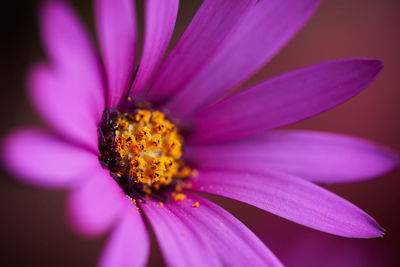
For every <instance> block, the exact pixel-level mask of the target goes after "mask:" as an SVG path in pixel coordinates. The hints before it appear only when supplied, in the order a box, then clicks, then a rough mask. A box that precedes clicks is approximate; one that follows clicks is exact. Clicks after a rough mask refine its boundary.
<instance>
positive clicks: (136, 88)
mask: <svg viewBox="0 0 400 267" xmlns="http://www.w3.org/2000/svg"><path fill="white" fill-rule="evenodd" d="M178 7H179V0H170V1H157V0H148V1H146V2H145V14H146V16H145V33H144V46H143V55H142V59H141V60H140V65H139V69H138V72H137V74H136V78H135V81H134V83H133V85H132V89H131V92H130V94H131V95H133V96H134V97H140V96H141V95H142V94H143V92H144V91H145V90H146V89H147V88H148V86H149V83H150V81H151V79H152V78H153V76H154V74H155V72H156V70H157V68H158V66H159V65H160V63H161V61H162V59H163V57H164V53H165V51H166V50H167V47H168V44H169V41H170V39H171V36H172V33H173V30H174V27H175V21H176V16H177V14H178Z"/></svg>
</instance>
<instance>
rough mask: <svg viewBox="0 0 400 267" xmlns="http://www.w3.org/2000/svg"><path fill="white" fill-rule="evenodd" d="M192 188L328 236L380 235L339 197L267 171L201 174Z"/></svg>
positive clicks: (367, 219)
mask: <svg viewBox="0 0 400 267" xmlns="http://www.w3.org/2000/svg"><path fill="white" fill-rule="evenodd" d="M192 189H193V190H196V191H199V192H207V193H212V194H216V195H221V196H225V197H229V198H233V199H236V200H240V201H243V202H245V203H248V204H250V205H254V206H256V207H258V208H260V209H263V210H266V211H269V212H271V213H274V214H276V215H278V216H281V217H284V218H286V219H288V220H291V221H294V222H297V223H300V224H303V225H305V226H308V227H311V228H314V229H317V230H320V231H324V232H327V233H331V234H335V235H339V236H345V237H357V238H371V237H377V236H381V235H382V234H383V230H382V228H381V227H380V226H379V225H378V224H377V223H376V222H375V220H374V219H372V218H371V217H370V216H369V215H368V214H366V213H365V212H363V211H362V210H360V209H359V208H357V207H356V206H354V205H353V204H351V203H350V202H348V201H346V200H344V199H343V198H340V197H339V196H337V195H335V194H333V193H331V192H329V191H327V190H325V189H323V188H321V187H319V186H317V185H315V184H313V183H311V182H309V181H306V180H303V179H301V178H297V177H295V176H291V175H288V174H283V173H278V172H272V171H266V170H264V171H263V172H253V173H251V172H241V171H236V170H234V171H232V170H231V171H228V170H223V171H218V170H215V171H200V173H199V175H198V177H197V178H194V179H193V182H192Z"/></svg>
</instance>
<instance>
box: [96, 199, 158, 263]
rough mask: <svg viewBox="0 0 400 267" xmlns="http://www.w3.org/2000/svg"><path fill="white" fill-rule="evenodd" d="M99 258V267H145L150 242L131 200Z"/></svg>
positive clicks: (141, 219) (144, 226) (128, 201)
mask: <svg viewBox="0 0 400 267" xmlns="http://www.w3.org/2000/svg"><path fill="white" fill-rule="evenodd" d="M126 202H127V203H126V204H127V205H126V207H124V208H125V209H126V210H125V212H124V215H123V217H122V218H121V220H120V222H119V223H118V225H117V226H116V228H115V230H114V232H113V233H112V235H111V237H110V239H109V240H108V241H107V245H106V247H105V248H104V250H103V253H102V256H101V258H100V262H99V266H100V267H109V266H113V267H123V266H146V263H147V259H148V257H149V252H150V251H149V248H150V240H149V235H148V232H147V228H146V225H145V223H144V221H143V218H142V216H141V215H140V213H139V212H138V211H137V210H136V208H135V206H134V204H133V203H132V201H131V200H129V199H126Z"/></svg>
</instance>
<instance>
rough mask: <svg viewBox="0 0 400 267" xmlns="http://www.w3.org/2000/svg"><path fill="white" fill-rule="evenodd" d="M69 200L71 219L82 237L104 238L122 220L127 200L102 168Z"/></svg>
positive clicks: (80, 185)
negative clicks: (116, 221)
mask: <svg viewBox="0 0 400 267" xmlns="http://www.w3.org/2000/svg"><path fill="white" fill-rule="evenodd" d="M84 178H85V179H86V180H85V181H83V182H82V183H80V184H79V185H77V186H76V188H74V189H73V190H72V191H71V192H70V195H69V199H68V203H67V204H68V207H67V208H68V215H69V219H70V221H71V223H72V225H73V226H74V228H75V229H76V231H78V232H79V233H81V234H84V235H87V236H100V235H102V234H104V233H105V232H106V231H107V230H108V228H109V227H110V226H111V225H112V223H113V222H114V221H115V219H117V218H119V217H120V216H121V211H122V208H123V207H124V203H126V198H127V197H126V196H125V194H124V193H123V191H122V189H121V188H120V187H119V185H118V184H117V183H116V182H115V181H114V180H113V178H112V177H111V176H110V174H109V172H108V171H107V170H104V169H103V168H102V167H100V166H98V168H97V169H94V170H92V172H91V173H90V174H87V175H86V176H85V177H84Z"/></svg>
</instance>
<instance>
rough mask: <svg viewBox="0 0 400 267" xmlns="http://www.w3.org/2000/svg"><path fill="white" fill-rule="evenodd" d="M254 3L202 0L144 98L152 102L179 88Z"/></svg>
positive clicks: (216, 52) (190, 77)
mask: <svg viewBox="0 0 400 267" xmlns="http://www.w3.org/2000/svg"><path fill="white" fill-rule="evenodd" d="M254 3H255V0H237V1H224V0H205V1H204V2H203V4H202V5H201V7H200V9H199V10H198V11H197V13H196V15H195V17H194V18H193V20H192V22H191V23H190V25H189V26H188V28H187V29H186V31H185V32H184V34H183V35H182V37H181V39H180V40H179V42H178V43H177V44H176V46H175V47H174V49H173V50H172V52H171V53H170V54H169V56H168V58H167V59H166V61H165V62H164V64H163V65H162V66H161V68H160V71H159V72H158V74H157V77H156V79H155V82H154V84H153V85H152V86H151V87H150V91H149V94H148V96H147V100H148V101H150V102H152V103H155V102H158V101H160V100H163V99H164V98H168V97H171V96H173V95H174V94H175V93H176V92H177V91H179V90H180V89H182V87H183V86H184V85H185V84H186V83H187V82H189V81H190V80H191V79H192V78H193V77H194V75H196V74H197V73H198V72H199V71H200V70H201V69H202V68H204V67H205V66H206V65H207V64H208V63H209V62H210V60H211V59H212V58H214V57H215V56H216V55H217V54H218V52H219V51H220V49H221V48H222V47H223V44H224V43H225V42H226V41H228V40H229V36H230V35H231V34H232V33H233V32H234V31H235V29H236V28H237V26H238V25H239V22H240V21H241V19H242V18H243V17H244V15H245V14H246V13H247V12H248V11H249V10H251V8H252V7H254Z"/></svg>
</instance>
